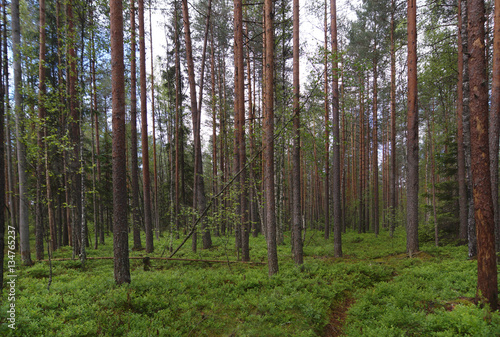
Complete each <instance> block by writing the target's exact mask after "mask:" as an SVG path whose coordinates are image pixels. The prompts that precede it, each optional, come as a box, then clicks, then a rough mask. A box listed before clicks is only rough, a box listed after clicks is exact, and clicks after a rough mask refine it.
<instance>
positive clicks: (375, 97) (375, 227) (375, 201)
mask: <svg viewBox="0 0 500 337" xmlns="http://www.w3.org/2000/svg"><path fill="white" fill-rule="evenodd" d="M375 53H377V42H375ZM377 58H378V56H375V58H374V59H373V130H372V132H373V140H372V141H373V156H372V171H373V174H372V175H373V231H374V232H375V235H376V236H377V235H378V233H379V200H378V199H379V193H378V122H377V118H378V117H377V114H378V111H377V110H378V60H377Z"/></svg>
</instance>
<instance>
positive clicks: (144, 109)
mask: <svg viewBox="0 0 500 337" xmlns="http://www.w3.org/2000/svg"><path fill="white" fill-rule="evenodd" d="M138 5H139V8H138V9H139V56H140V58H139V68H140V85H141V129H142V131H141V144H142V188H143V194H144V228H145V232H146V253H152V252H153V251H154V243H153V223H152V219H151V215H152V213H151V179H150V172H149V140H148V103H147V87H146V42H145V37H144V29H145V28H144V0H138Z"/></svg>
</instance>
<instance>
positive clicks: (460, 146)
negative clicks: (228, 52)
mask: <svg viewBox="0 0 500 337" xmlns="http://www.w3.org/2000/svg"><path fill="white" fill-rule="evenodd" d="M462 11H463V8H462V1H458V84H457V160H458V195H459V197H458V202H459V207H458V209H459V221H460V225H459V234H458V236H459V238H460V240H461V241H463V242H465V241H466V240H467V213H468V212H467V211H468V208H467V207H468V206H467V180H466V177H467V176H466V172H465V149H464V123H463V110H464V103H463V101H464V90H463V82H464V53H463V44H462ZM495 22H496V20H495ZM499 98H500V97H499Z"/></svg>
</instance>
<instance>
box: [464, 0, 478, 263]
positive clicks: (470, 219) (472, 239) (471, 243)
mask: <svg viewBox="0 0 500 337" xmlns="http://www.w3.org/2000/svg"><path fill="white" fill-rule="evenodd" d="M461 9H462V13H461V17H462V32H461V35H462V49H463V50H462V52H463V61H464V64H463V66H464V67H463V86H462V88H463V111H462V119H463V131H464V150H465V172H466V175H467V180H466V181H467V204H468V207H467V208H468V210H467V236H468V249H469V252H468V255H469V258H472V257H474V256H476V255H477V238H476V223H475V219H474V198H473V197H472V189H473V186H472V172H471V137H470V107H469V103H470V84H469V42H468V12H469V10H468V8H467V1H466V0H461Z"/></svg>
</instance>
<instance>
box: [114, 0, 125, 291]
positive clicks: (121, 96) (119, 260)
mask: <svg viewBox="0 0 500 337" xmlns="http://www.w3.org/2000/svg"><path fill="white" fill-rule="evenodd" d="M109 6H110V20H111V22H110V23H111V76H112V79H113V81H112V104H113V106H112V109H113V116H112V124H113V253H114V254H113V255H114V274H115V281H116V283H118V284H122V283H130V263H129V257H128V224H127V169H126V165H127V162H126V150H125V146H126V144H125V134H126V130H125V76H124V71H125V65H124V63H123V8H122V1H120V0H110V4H109Z"/></svg>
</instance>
